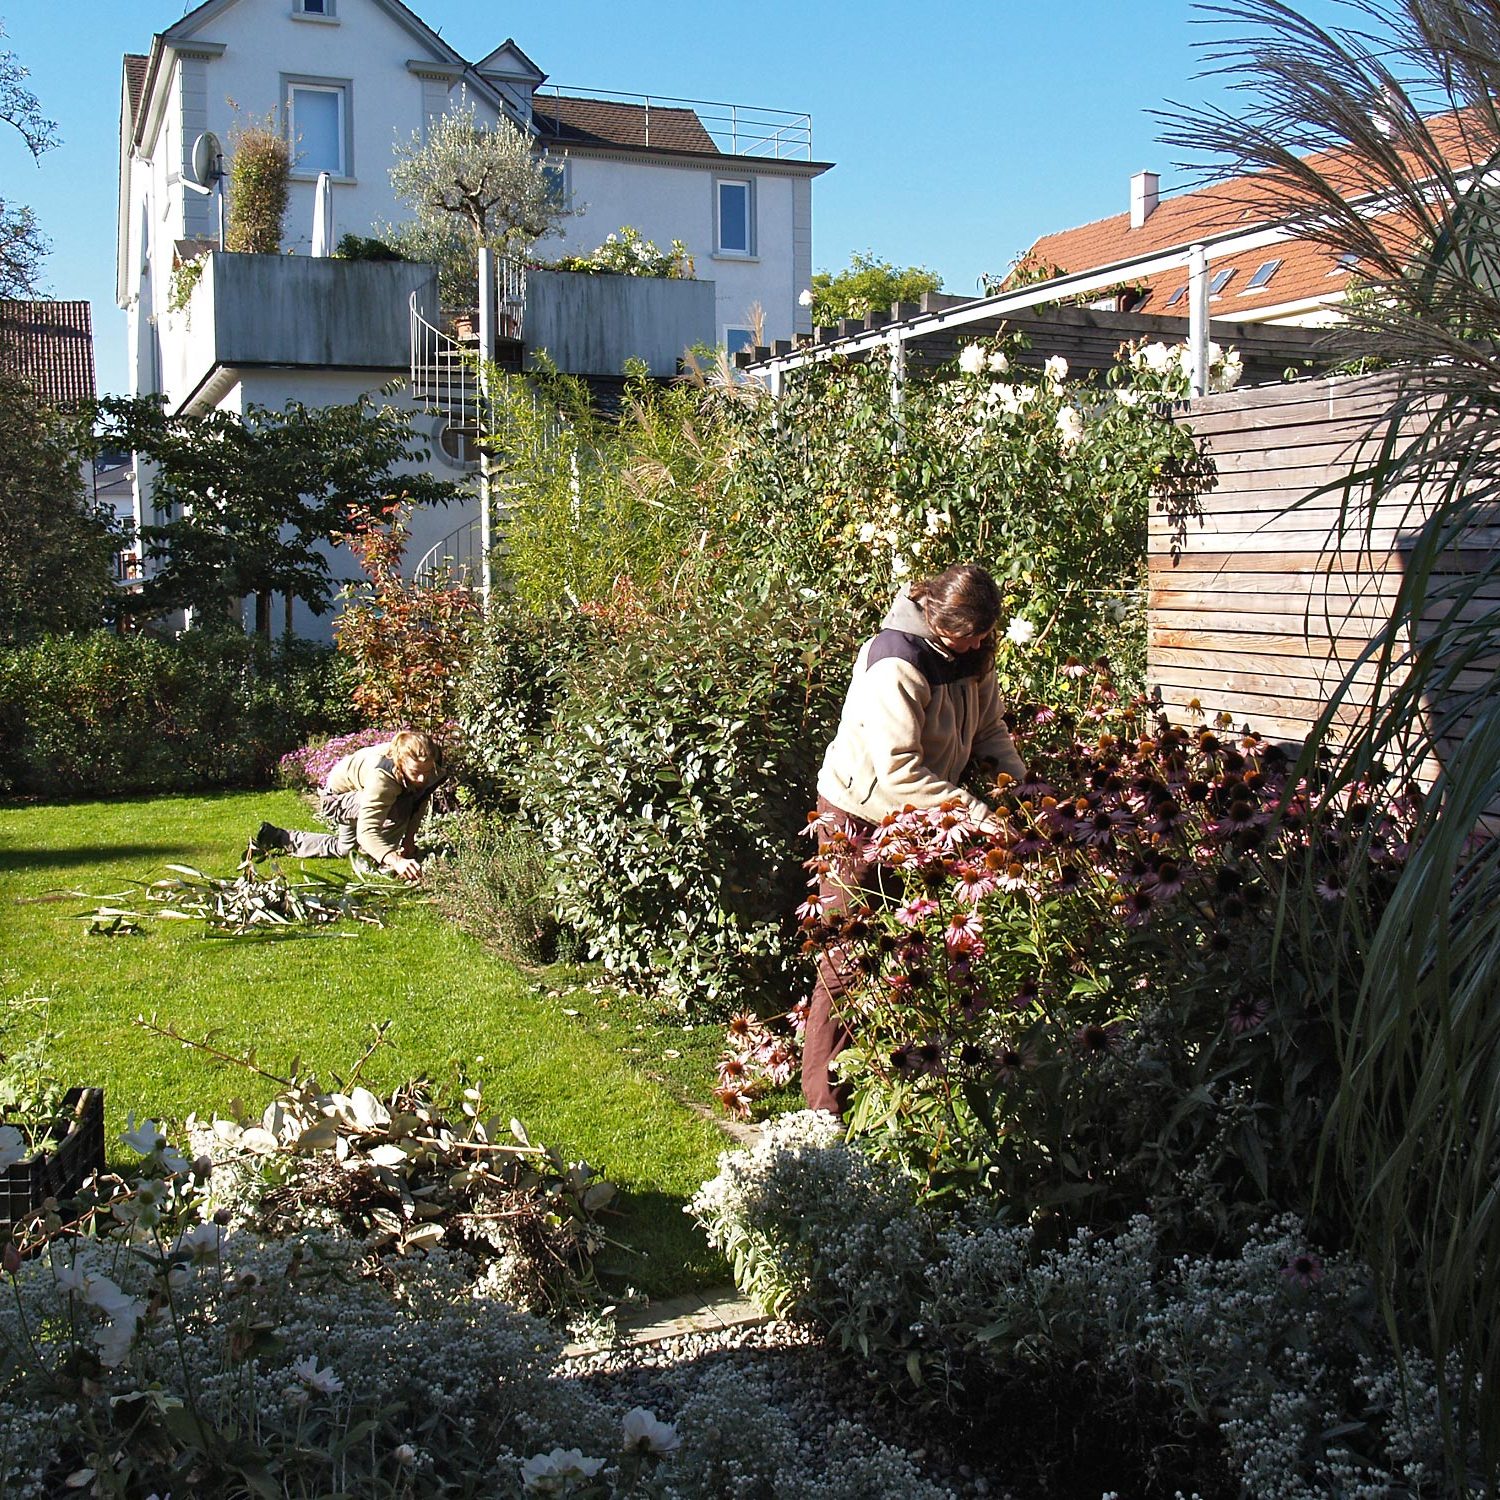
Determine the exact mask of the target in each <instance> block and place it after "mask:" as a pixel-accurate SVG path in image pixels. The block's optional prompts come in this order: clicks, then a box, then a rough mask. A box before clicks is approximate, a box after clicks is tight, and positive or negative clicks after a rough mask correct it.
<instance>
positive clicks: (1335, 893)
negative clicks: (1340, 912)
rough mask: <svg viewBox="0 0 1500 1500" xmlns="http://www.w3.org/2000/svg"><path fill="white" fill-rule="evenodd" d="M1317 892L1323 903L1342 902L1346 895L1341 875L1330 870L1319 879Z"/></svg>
mask: <svg viewBox="0 0 1500 1500" xmlns="http://www.w3.org/2000/svg"><path fill="white" fill-rule="evenodd" d="M1317 892H1318V894H1319V895H1320V896H1321V897H1322V898H1323V899H1324V900H1325V901H1342V900H1343V899H1344V896H1345V894H1346V888H1345V885H1344V877H1343V875H1341V874H1340V873H1339V872H1338V871H1337V870H1330V871H1329V872H1328V874H1326V875H1324V876H1322V877H1321V878H1320V879H1319V881H1318V884H1317Z"/></svg>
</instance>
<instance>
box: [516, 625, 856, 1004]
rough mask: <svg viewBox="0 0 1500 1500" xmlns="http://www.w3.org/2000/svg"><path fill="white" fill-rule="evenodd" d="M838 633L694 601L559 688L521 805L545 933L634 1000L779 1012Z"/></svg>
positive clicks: (604, 652)
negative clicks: (536, 842)
mask: <svg viewBox="0 0 1500 1500" xmlns="http://www.w3.org/2000/svg"><path fill="white" fill-rule="evenodd" d="M846 628H847V627H846V624H845V622H843V621H840V620H838V619H837V618H836V617H831V616H824V615H821V614H819V613H818V611H817V610H816V609H815V608H814V606H813V605H811V604H810V603H804V602H800V601H799V602H798V603H796V604H795V605H794V604H792V603H790V602H787V601H773V602H771V603H767V604H756V605H743V606H740V607H738V608H736V607H735V606H734V605H733V604H732V603H726V602H716V601H713V600H709V601H707V602H705V603H704V604H703V605H701V606H699V607H697V608H696V609H694V610H691V611H689V612H687V613H684V614H682V615H678V616H674V617H671V618H648V619H645V620H640V619H632V620H631V622H630V623H628V624H625V625H622V626H621V627H619V628H618V629H617V631H616V632H615V633H614V634H613V636H612V637H607V636H606V637H604V638H602V639H601V640H600V643H599V646H598V648H597V649H595V650H593V651H592V652H590V653H589V654H588V655H587V656H585V657H582V658H581V659H579V660H577V661H575V662H574V663H573V664H572V665H571V666H570V667H569V668H568V669H567V670H566V673H565V676H564V683H563V688H562V691H561V693H560V695H559V697H558V698H557V700H556V707H555V710H554V713H553V717H552V721H551V725H550V728H549V729H548V730H547V731H546V733H545V734H544V735H542V736H541V737H540V739H539V740H537V741H535V742H534V743H533V745H531V746H529V747H528V749H527V753H526V754H525V755H524V756H523V757H522V758H521V760H520V764H519V767H518V770H517V771H516V773H515V781H516V786H517V793H518V802H519V805H520V809H521V813H522V816H523V817H524V818H525V819H526V821H527V822H528V823H529V824H530V825H531V826H532V827H533V828H535V829H536V831H537V833H538V836H539V837H540V839H541V842H542V845H543V847H544V848H545V849H546V850H547V853H548V855H549V858H550V860H551V862H552V868H553V876H552V878H553V882H554V887H555V890H556V893H557V910H558V914H559V916H560V917H561V918H562V919H563V921H564V922H565V923H567V924H568V925H570V926H571V927H572V928H574V929H575V930H576V931H577V933H578V935H579V937H580V938H582V939H583V940H584V941H585V942H586V943H587V944H588V946H589V949H590V951H591V952H592V954H594V955H595V956H597V957H599V958H602V959H603V960H604V962H605V965H606V967H608V968H609V969H611V970H612V971H614V972H615V973H617V974H619V975H620V976H622V977H623V978H624V979H626V980H627V981H628V982H630V983H631V984H635V985H638V986H640V987H642V988H643V989H646V990H648V991H649V992H651V993H654V994H657V995H659V996H661V997H662V998H663V999H665V1000H667V1001H669V1002H670V1003H673V1004H675V1005H677V1006H679V1007H680V1008H682V1009H683V1010H691V1011H694V1012H698V1011H704V1010H709V1011H711V1010H715V1009H717V1010H723V1009H724V1008H725V1007H726V1006H727V1005H728V1004H730V1003H731V1002H732V1001H735V1000H737V999H740V998H742V997H743V996H745V995H767V994H772V995H775V996H776V997H777V999H779V1000H782V1001H783V1002H784V1000H785V996H786V990H787V986H788V984H789V982H790V975H791V965H790V960H789V957H788V952H789V945H788V943H787V941H786V939H787V937H788V936H789V933H788V917H789V913H790V912H791V910H792V908H793V907H794V906H795V904H796V895H797V888H798V886H799V885H800V882H801V859H802V851H801V850H800V849H799V848H798V847H797V833H798V831H799V830H800V829H801V827H802V826H803V824H804V822H805V818H806V813H807V809H808V807H809V806H810V805H811V802H812V800H813V798H814V789H813V788H814V781H815V777H816V770H817V765H818V762H819V760H820V759H821V757H822V754H823V750H824V747H825V746H826V744H827V742H828V738H829V735H830V732H831V729H832V723H833V718H834V715H835V713H836V711H837V706H838V699H837V693H838V691H839V690H841V689H842V686H843V676H844V674H845V672H846V671H847V666H848V660H849V656H850V654H851V653H852V649H853V642H852V641H850V640H849V639H848V638H847V635H846V634H845V631H846Z"/></svg>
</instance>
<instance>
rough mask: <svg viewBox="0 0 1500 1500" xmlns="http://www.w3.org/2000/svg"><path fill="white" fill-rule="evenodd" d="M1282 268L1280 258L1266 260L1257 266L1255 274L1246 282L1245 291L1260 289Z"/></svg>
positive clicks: (1242, 293)
mask: <svg viewBox="0 0 1500 1500" xmlns="http://www.w3.org/2000/svg"><path fill="white" fill-rule="evenodd" d="M1280 269H1281V262H1280V261H1279V260H1264V261H1262V262H1261V263H1260V264H1259V265H1258V266H1257V267H1256V268H1255V275H1254V276H1252V277H1251V278H1250V279H1249V281H1247V282H1246V283H1245V286H1244V291H1243V292H1241V295H1242V296H1243V295H1244V292H1254V291H1258V290H1259V289H1260V288H1261V287H1263V286H1265V284H1266V283H1267V282H1268V281H1270V279H1271V278H1272V277H1273V276H1274V275H1275V274H1276V273H1277V271H1279V270H1280Z"/></svg>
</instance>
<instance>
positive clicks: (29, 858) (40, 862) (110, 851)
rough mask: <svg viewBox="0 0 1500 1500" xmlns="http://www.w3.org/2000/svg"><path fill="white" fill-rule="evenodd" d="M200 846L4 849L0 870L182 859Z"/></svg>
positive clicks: (59, 867)
mask: <svg viewBox="0 0 1500 1500" xmlns="http://www.w3.org/2000/svg"><path fill="white" fill-rule="evenodd" d="M196 847H197V846H195V845H192V844H188V845H183V844H68V845H64V846H62V847H61V848H56V849H5V848H0V871H4V872H19V871H22V870H61V869H66V868H67V867H69V866H70V865H80V866H82V865H100V864H106V863H112V862H114V861H117V860H122V859H150V860H155V861H158V862H160V861H165V860H169V859H176V860H182V859H184V858H185V857H186V856H188V855H190V854H192V853H193V852H194V849H195V848H196Z"/></svg>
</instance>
